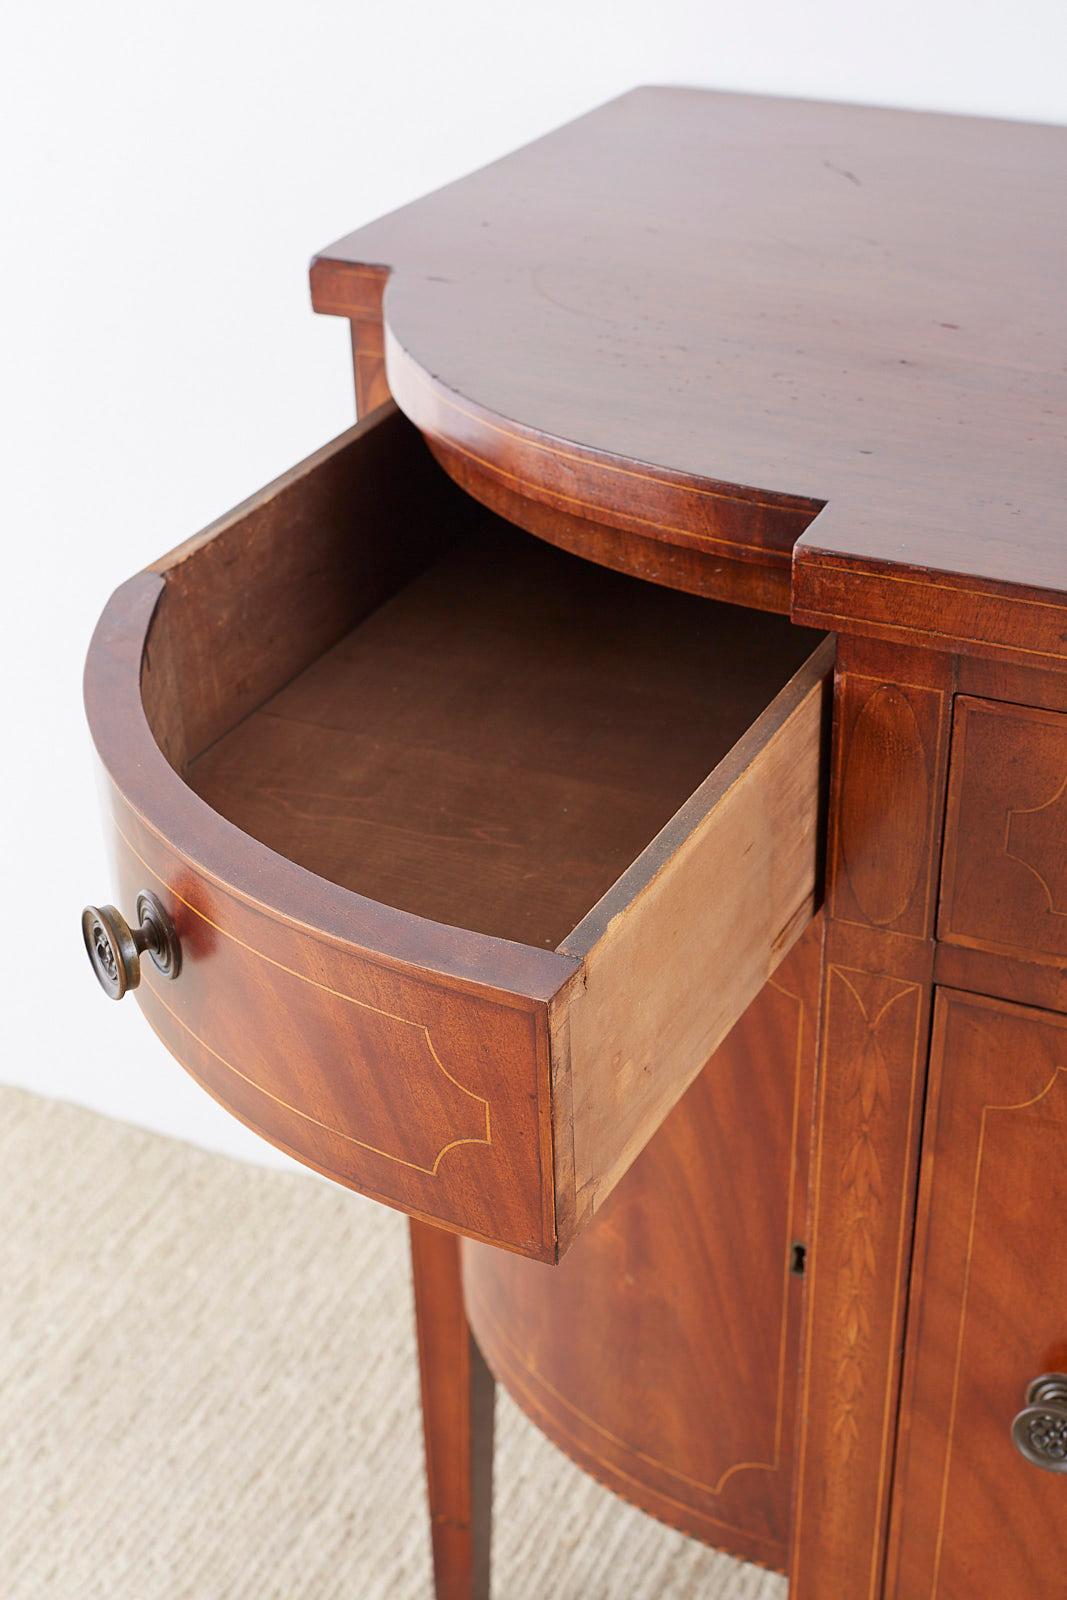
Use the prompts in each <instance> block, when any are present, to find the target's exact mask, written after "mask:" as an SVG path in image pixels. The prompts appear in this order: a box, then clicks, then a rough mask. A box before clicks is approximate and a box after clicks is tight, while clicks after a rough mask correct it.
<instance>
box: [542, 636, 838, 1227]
mask: <svg viewBox="0 0 1067 1600" xmlns="http://www.w3.org/2000/svg"><path fill="white" fill-rule="evenodd" d="M832 662H833V644H832V641H827V642H826V643H825V644H824V645H822V646H820V648H819V649H818V650H817V651H816V652H815V654H814V655H813V656H812V657H811V658H810V660H809V661H808V662H807V663H806V665H805V666H804V667H803V668H802V669H801V671H800V672H799V673H797V675H796V676H795V677H794V678H793V680H792V681H791V682H790V683H789V684H788V685H787V686H786V688H785V689H784V690H783V691H782V693H781V694H780V695H779V696H778V697H777V699H776V700H775V701H774V702H773V704H772V705H771V706H770V707H769V708H768V710H767V712H766V713H765V714H764V716H763V717H761V718H760V719H759V721H758V722H757V723H756V724H754V726H753V727H752V729H751V730H750V731H749V733H748V735H746V737H745V738H744V739H742V740H741V741H740V743H739V744H738V745H737V746H736V747H735V749H734V750H733V751H732V752H731V754H730V755H729V756H728V757H727V758H726V760H725V761H724V762H722V763H721V764H720V766H719V767H718V768H716V770H715V772H714V773H713V774H712V775H711V777H710V778H709V779H708V780H707V782H706V783H705V784H704V785H702V787H701V789H699V790H698V791H697V793H696V794H695V795H694V797H693V799H692V801H691V802H690V803H689V805H688V806H687V807H685V808H684V810H683V811H682V812H680V813H679V815H678V817H677V818H675V819H674V821H673V822H672V823H671V824H670V825H669V826H668V828H667V829H665V830H664V832H663V834H661V835H660V837H659V838H658V839H657V840H656V841H654V843H653V845H652V846H651V847H650V850H649V851H648V852H646V854H645V856H644V857H642V858H641V860H640V861H639V862H637V863H636V864H635V867H634V869H633V871H632V874H630V875H628V877H627V878H624V879H622V880H621V881H620V883H619V885H617V886H616V888H615V889H614V890H612V892H611V894H610V895H608V896H606V897H605V899H604V901H602V902H601V904H600V906H598V907H597V908H595V910H594V911H593V912H592V913H591V915H590V917H589V918H587V919H586V922H585V923H583V924H582V925H581V927H579V928H578V929H577V930H576V933H575V935H574V936H573V937H572V939H570V940H567V941H566V942H565V943H564V945H563V946H562V947H561V948H562V949H563V951H565V952H566V953H568V954H572V955H576V956H578V955H584V958H585V960H584V969H583V981H581V982H580V983H578V984H575V985H574V987H573V990H572V998H571V1000H570V1006H569V1017H568V1018H567V1022H568V1025H569V1033H570V1060H571V1073H572V1096H573V1123H574V1165H575V1178H574V1182H575V1192H576V1202H577V1221H578V1222H579V1223H580V1222H581V1220H582V1219H583V1217H585V1216H586V1215H588V1214H590V1213H591V1212H593V1211H595V1210H596V1209H597V1208H598V1206H599V1205H600V1204H601V1203H602V1201H603V1200H604V1198H605V1197H606V1196H607V1195H608V1194H609V1193H610V1191H611V1190H612V1189H613V1188H614V1186H615V1184H616V1183H617V1182H618V1180H619V1178H621V1176H622V1175H623V1173H624V1172H625V1171H626V1169H627V1168H628V1167H629V1166H630V1164H631V1163H632V1162H633V1160H634V1159H635V1157H636V1156H637V1154H638V1153H639V1151H640V1150H641V1149H642V1148H643V1147H644V1145H645V1144H646V1143H647V1142H648V1140H649V1139H650V1138H651V1136H652V1134H653V1133H654V1132H655V1131H656V1129H657V1128H658V1127H659V1125H660V1123H661V1122H662V1121H663V1118H664V1117H665V1116H666V1114H667V1112H668V1111H669V1110H670V1109H671V1107H672V1106H673V1105H674V1104H675V1102H676V1101H677V1100H678V1099H679V1097H680V1096H681V1094H682V1093H683V1092H684V1090H685V1089H686V1088H687V1087H688V1086H689V1084H690V1083H691V1082H692V1081H693V1079H694V1078H695V1077H696V1075H697V1073H698V1072H699V1071H700V1070H701V1068H702V1067H703V1066H704V1064H705V1062H706V1061H707V1060H708V1058H709V1057H710V1056H711V1054H712V1052H713V1051H714V1050H715V1049H716V1047H717V1046H718V1045H719V1044H720V1043H721V1042H722V1040H723V1039H724V1038H725V1036H726V1034H727V1033H728V1032H729V1031H730V1029H731V1028H732V1027H733V1025H734V1023H735V1022H736V1021H737V1020H738V1018H739V1017H740V1016H741V1014H742V1013H743V1012H744V1010H745V1009H746V1007H747V1006H748V1004H749V1002H750V1001H751V1000H752V999H753V998H754V997H755V995H756V994H757V993H758V992H759V990H760V989H761V988H762V987H763V984H764V983H765V982H766V980H767V979H768V978H769V977H770V975H771V974H772V973H773V972H774V970H775V968H776V967H777V966H778V963H779V962H780V961H781V960H782V958H783V957H784V956H785V955H786V954H787V953H788V951H789V950H790V949H791V948H792V946H793V944H794V943H795V942H796V940H797V938H798V937H799V936H800V934H801V933H802V932H803V930H804V928H805V927H807V925H808V923H809V922H810V921H811V919H812V917H813V916H814V913H815V910H816V906H817V900H818V893H819V878H820V841H821V835H822V827H821V822H822V815H823V803H824V776H825V737H824V735H825V729H826V723H827V716H828V705H829V700H828V691H829V674H830V671H831V667H832ZM679 835H681V837H679ZM650 867H651V868H652V870H651V872H650V871H649V868H650ZM642 874H647V877H646V881H645V882H644V883H643V885H639V886H638V887H637V892H636V893H634V887H635V885H634V882H633V879H634V878H635V877H636V878H638V879H639V878H640V876H641V875H642ZM626 896H629V898H628V899H627V898H626ZM590 940H595V942H591V943H589V944H588V948H583V946H584V945H586V943H587V942H588V941H590ZM558 1009H560V1010H561V1008H558ZM562 1020H563V1019H562V1016H561V1015H557V1017H556V1018H555V1021H554V1027H555V1028H556V1029H557V1030H559V1031H562Z"/></svg>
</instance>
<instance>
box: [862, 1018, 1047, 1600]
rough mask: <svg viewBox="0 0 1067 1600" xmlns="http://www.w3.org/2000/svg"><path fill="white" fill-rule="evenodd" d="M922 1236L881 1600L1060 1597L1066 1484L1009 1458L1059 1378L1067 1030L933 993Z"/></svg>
mask: <svg viewBox="0 0 1067 1600" xmlns="http://www.w3.org/2000/svg"><path fill="white" fill-rule="evenodd" d="M919 1218H920V1222H919V1231H918V1237H917V1247H916V1260H915V1274H914V1277H913V1288H912V1301H911V1314H910V1318H909V1331H908V1358H907V1364H906V1374H905V1387H904V1395H903V1402H902V1404H903V1411H902V1429H901V1443H900V1458H899V1466H898V1473H897V1483H896V1491H895V1496H894V1508H893V1536H892V1552H891V1562H890V1579H889V1584H888V1587H887V1593H888V1594H890V1595H893V1596H897V1597H899V1600H927V1597H929V1600H934V1597H935V1596H936V1597H940V1600H959V1597H961V1596H964V1595H965V1596H967V1600H986V1597H989V1600H994V1597H995V1600H1015V1597H1016V1596H1018V1597H1023V1596H1026V1597H1028V1600H1029V1597H1031V1596H1032V1597H1034V1600H1038V1597H1041V1600H1053V1597H1054V1596H1061V1595H1067V1473H1063V1472H1057V1471H1054V1470H1047V1471H1046V1470H1042V1469H1041V1468H1040V1467H1038V1466H1035V1465H1032V1464H1031V1463H1030V1462H1028V1461H1027V1460H1025V1459H1024V1457H1023V1455H1022V1454H1021V1453H1020V1452H1019V1450H1018V1449H1017V1448H1016V1447H1015V1445H1014V1444H1013V1442H1012V1421H1013V1418H1014V1417H1015V1415H1016V1414H1017V1413H1018V1412H1019V1411H1020V1410H1021V1409H1022V1407H1023V1405H1024V1404H1025V1400H1026V1391H1027V1388H1028V1386H1029V1385H1030V1383H1031V1382H1032V1381H1033V1380H1034V1379H1035V1378H1037V1377H1039V1376H1041V1375H1043V1374H1048V1373H1067V1017H1061V1016H1057V1015H1054V1014H1053V1013H1051V1012H1045V1011H1034V1010H1030V1009H1027V1008H1024V1007H1022V1006H1015V1005H1008V1004H1006V1003H1004V1002H1002V1001H997V1000H989V999H986V998H985V997H983V996H979V995H970V994H961V993H958V992H956V991H953V990H941V991H940V993H939V994H938V997H937V1005H936V1010H935V1019H934V1040H933V1052H932V1063H931V1079H930V1097H929V1105H928V1111H927V1119H926V1131H925V1136H924V1143H923V1161H922V1178H921V1188H920V1196H919ZM1049 1427H1050V1428H1051V1434H1052V1436H1053V1444H1054V1435H1055V1433H1056V1431H1057V1430H1056V1424H1055V1422H1053V1423H1052V1424H1050V1425H1049ZM1044 1438H1045V1440H1046V1442H1047V1440H1048V1438H1049V1428H1046V1430H1045V1434H1044ZM1055 1454H1056V1452H1055V1448H1053V1449H1052V1451H1051V1452H1050V1460H1049V1465H1051V1466H1053V1467H1054V1466H1055V1465H1056V1460H1055ZM1062 1464H1063V1463H1061V1465H1062Z"/></svg>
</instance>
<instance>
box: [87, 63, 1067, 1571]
mask: <svg viewBox="0 0 1067 1600" xmlns="http://www.w3.org/2000/svg"><path fill="white" fill-rule="evenodd" d="M1065 278H1067V129H1057V128H1053V127H1048V126H1031V125H1026V124H1018V123H1009V122H995V121H988V120H986V121H983V120H977V119H971V118H957V117H942V116H931V115H926V114H916V113H905V112H895V111H881V110H866V109H857V108H854V107H845V106H839V105H823V104H815V103H807V102H800V101H788V100H780V99H764V98H758V97H750V96H739V95H725V94H717V93H710V92H705V91H698V90H683V89H641V90H637V91H635V92H633V93H631V94H628V95H624V96H623V97H622V98H621V99H618V100H616V101H614V102H612V103H611V104H609V105H607V106H604V107H602V108H601V109H599V110H597V111H595V112H593V113H592V114H591V115H589V116H587V117H583V118H581V119H579V120H578V121H577V122H574V123H572V124H570V125H569V126H567V127H565V128H562V129H561V130H559V131H558V132H556V133H553V134H551V135H549V136H548V137H546V138H543V139H540V140H538V141H537V142H536V143H534V144H532V145H530V146H528V147H527V148H525V149H522V150H520V151H517V152H516V153H514V154H512V155H510V156H508V157H507V158H506V159H504V160H503V161H501V162H499V163H497V164H495V165H493V166H490V167H487V168H485V169H484V170H483V171H481V172H477V173H475V174H473V175H472V176H470V177H468V178H465V179H463V180H462V181H461V182H458V183H455V184H452V185H450V186H449V187H448V188H445V189H443V190H441V191H440V192H438V193H436V194H433V195H430V196H428V197H427V198H425V199H423V200H420V201H419V202H417V203H416V204H414V205H410V206H407V207H405V208H404V209H402V210H400V211H398V212H395V213H394V214H392V215H391V216H388V217H386V218H384V219H382V220H381V221H379V222H377V223H374V224H373V225H371V226H369V227H365V228H362V229H361V230H360V231H359V232H357V233H354V234H352V235H350V236H349V237H348V238H346V239H343V240H341V241H340V242H339V243H337V244H335V245H333V246H331V247H330V248H329V249H327V250H325V251H323V252H322V254H320V255H319V256H317V257H316V258H315V260H314V261H313V263H312V267H311V288H312V298H313V302H314V305H315V307H316V309H317V310H319V311H322V312H327V313H331V314H333V315H335V316H339V317H342V318H345V319H347V321H348V323H349V325H350V328H351V337H352V351H353V358H354V366H355V382H356V393H357V405H358V412H359V416H360V420H359V422H358V423H357V425H356V426H355V427H354V428H352V429H351V430H349V431H348V432H347V433H345V434H344V435H343V436H342V437H341V438H340V439H337V440H335V441H334V442H333V443H332V444H328V445H327V446H326V447H325V448H324V449H323V450H321V451H320V452H319V453H318V454H317V455H315V456H313V457H311V458H310V459H309V460H308V461H305V462H304V463H302V465H300V466H298V467H297V468H295V469H294V470H293V471H292V472H290V473H288V474H287V475H286V476H285V477H283V478H281V479H279V480H278V481H277V482H276V483H274V484H271V485H270V486H269V487H267V488H266V489H264V490H263V491H262V492H261V493H260V494H258V495H257V496H255V497H254V498H253V499H251V500H249V501H248V502H246V503H245V504H244V505H242V506H240V507H238V509H237V510H236V511H234V512H232V513H230V515H228V516H226V517H223V518H222V519H221V520H220V521H219V522H217V523H215V524H214V525H213V526H212V527H210V528H208V529H207V530H206V531H205V532H204V533H201V534H199V535H198V536H196V537H195V538H193V539H191V540H190V541H189V542H188V543H186V544H184V545H182V546H181V547H179V549H177V550H176V551H174V552H172V554H170V555H169V556H165V557H164V558H163V559H162V560H160V561H158V562H156V563H155V564H154V565H153V566H151V567H149V568H148V569H147V570H146V571H144V572H142V573H141V574H139V575H138V576H137V577H134V578H132V579H131V580H130V581H129V582H128V583H126V584H125V585H123V587H122V588H120V589H119V590H118V591H117V593H116V594H115V596H114V597H113V599H112V600H111V601H110V603H109V605H108V607H107V609H106V611H105V612H104V615H103V617H102V619H101V621H100V623H99V626H98V629H97V632H96V634H95V637H94V640H93V644H92V647H91V650H90V655H89V661H88V666H87V673H86V698H87V705H88V713H89V720H90V723H91V726H92V731H93V735H94V739H95V742H96V746H97V749H98V752H99V756H100V760H101V762H102V765H103V768H104V772H105V774H106V778H107V784H106V790H107V826H108V828H109V830H110V835H111V839H112V842H113V845H114V853H115V862H116V876H115V888H114V899H115V904H116V906H117V907H118V909H117V910H116V909H115V907H113V906H104V907H100V908H89V909H88V910H87V912H86V913H85V917H84V918H83V927H84V930H85V937H86V943H87V947H88V950H89V954H90V958H91V960H92V961H93V964H94V967H95V968H96V971H97V975H98V977H99V978H100V980H101V982H102V983H103V984H104V987H105V988H106V989H108V991H109V992H110V993H112V994H113V995H115V996H117V997H118V996H121V994H123V993H124V992H125V991H126V990H127V989H134V988H135V989H136V994H137V998H138V1001H139V1003H140V1006H141V1009H142V1011H143V1013H144V1016H145V1017H146V1018H147V1020H148V1022H149V1024H150V1026H151V1027H152V1028H153V1029H154V1030H155V1032H156V1033H157V1034H158V1035H159V1037H160V1038H161V1039H162V1040H163V1042H164V1044H165V1045H166V1046H167V1047H168V1049H169V1050H170V1051H171V1052H172V1053H173V1054H174V1055H175V1056H176V1057H177V1058H178V1060H179V1061H180V1062H181V1063H182V1065H183V1066H184V1067H185V1068H186V1069H187V1070H188V1071H189V1072H190V1073H191V1074H192V1075H193V1076H194V1077H195V1078H196V1079H197V1080H198V1081H199V1082H200V1083H202V1084H203V1086H204V1088H205V1089H206V1090H207V1091H208V1092H209V1093H211V1094H212V1095H214V1096H215V1097H216V1098H217V1099H218V1100H219V1101H221V1102H222V1104H223V1105H224V1106H226V1107H227V1108H228V1109H229V1110H230V1111H232V1112H233V1113H234V1115H236V1116H237V1117H239V1118H241V1119H242V1120H243V1121H244V1122H246V1123H247V1124H249V1125H250V1126H251V1127H252V1128H254V1129H256V1130H257V1131H258V1132H259V1133H261V1134H262V1135H263V1136H264V1137H265V1138H267V1139H269V1140H271V1141H272V1142H273V1143H274V1144H276V1145H278V1146H280V1147H281V1148H282V1149H284V1150H288V1151H290V1152H292V1153H293V1154H294V1155H295V1156H297V1157H298V1158H299V1159H300V1160H301V1161H303V1162H305V1163H306V1164H307V1165H308V1166H310V1167H313V1168H315V1169H316V1170H318V1171H319V1172H322V1173H325V1174H327V1175H328V1176H329V1177H331V1178H334V1179H336V1180H337V1181H338V1182H340V1183H342V1184H347V1185H349V1186H350V1187H352V1188H354V1189H358V1190H361V1191H362V1192H364V1193H366V1194H369V1195H372V1196H374V1197H375V1198H377V1199H379V1200H382V1201H384V1202H386V1203H388V1204H390V1205H393V1206H398V1207H400V1208H401V1209H402V1210H404V1211H406V1212H408V1213H409V1215H410V1217H411V1239H412V1259H413V1263H414V1281H415V1297H416V1309H417V1322H418V1334H419V1350H420V1366H421V1378H422V1394H423V1410H424V1419H425V1434H426V1446H427V1471H428V1482H429V1500H430V1510H431V1517H432V1528H433V1545H434V1561H435V1574H436V1584H437V1593H438V1596H439V1597H440V1600H474V1597H476V1596H485V1595H486V1594H487V1593H488V1587H489V1537H488V1535H489V1514H490V1499H491V1456H492V1411H493V1406H492V1400H493V1392H494V1390H493V1383H494V1379H495V1380H496V1381H499V1382H500V1383H502V1384H504V1385H505V1386H506V1387H507V1389H508V1390H509V1391H510V1392H511V1394H512V1395H513V1396H514V1397H515V1399H516V1400H517V1401H518V1403H519V1404H520V1405H521V1406H522V1407H523V1408H524V1409H525V1410H526V1411H527V1412H528V1413H529V1415H530V1416H531V1417H532V1418H533V1419H534V1421H535V1422H536V1423H537V1424H538V1425H539V1427H541V1428H542V1429H543V1430H544V1432H545V1433H546V1434H547V1435H548V1436H549V1437H550V1438H551V1439H553V1440H554V1441H555V1442H556V1443H557V1444H558V1445H559V1446H560V1447H561V1448H562V1449H563V1450H564V1451H566V1452H567V1453H568V1454H569V1455H570V1456H572V1457H573V1458H574V1459H575V1460H576V1461H577V1462H579V1463H580V1464H581V1465H582V1466H583V1467H584V1468H586V1469H587V1470H588V1471H589V1472H590V1473H592V1474H593V1475H594V1476H596V1477H597V1478H599V1479H600V1480H601V1481H602V1482H604V1483H605V1484H607V1485H609V1486H610V1487H611V1488H612V1489H614V1490H615V1491H616V1492H617V1493H619V1494H620V1495H622V1496H624V1497H625V1498H626V1499H627V1500H629V1501H632V1502H633V1503H635V1504H636V1505H638V1506H640V1507H643V1508H644V1509H645V1510H646V1511H648V1512H650V1513H652V1514H653V1515H655V1516H657V1517H659V1518H662V1519H663V1520H664V1521H666V1522H668V1523H670V1524H672V1525H673V1526H674V1527H676V1528H679V1529H682V1530H684V1531H685V1532H686V1533H688V1534H690V1535H692V1536H694V1537H696V1538H699V1539H703V1540H706V1541H708V1542H709V1543H711V1544H714V1545H717V1546H720V1547H721V1548H722V1549H724V1550H728V1551H731V1552H733V1553H735V1554H737V1555H740V1556H743V1557H745V1558H747V1559H749V1560H751V1561H755V1562H759V1563H762V1564H764V1565H767V1566H770V1567H773V1568H777V1569H780V1570H782V1571H785V1572H787V1573H788V1575H789V1579H790V1592H791V1595H792V1596H793V1597H794V1600H876V1597H897V1600H928V1597H929V1600H934V1597H938V1600H1013V1597H1023V1596H1026V1597H1033V1596H1037V1597H1044V1596H1048V1597H1053V1596H1058V1595H1067V1227H1065V1217H1067V849H1065V846H1067V531H1065V527H1064V506H1065V504H1067V468H1065V452H1064V421H1065V417H1067V380H1065V370H1067V367H1065V345H1067V314H1065V295H1064V289H1065V286H1067V285H1065ZM353 1337H354V1338H358V1330H353ZM413 1514H414V1508H413ZM618 1593H619V1595H620V1597H623V1600H631V1592H630V1589H629V1588H628V1585H627V1581H626V1578H625V1575H624V1574H620V1578H619V1588H618Z"/></svg>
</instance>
